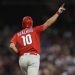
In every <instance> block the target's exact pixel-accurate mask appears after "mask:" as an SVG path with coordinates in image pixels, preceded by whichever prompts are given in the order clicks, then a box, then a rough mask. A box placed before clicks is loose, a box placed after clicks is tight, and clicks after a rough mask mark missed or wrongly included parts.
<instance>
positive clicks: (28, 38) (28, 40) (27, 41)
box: [22, 34, 32, 46]
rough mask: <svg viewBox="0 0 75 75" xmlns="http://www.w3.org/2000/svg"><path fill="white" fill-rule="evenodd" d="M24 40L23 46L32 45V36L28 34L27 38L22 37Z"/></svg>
mask: <svg viewBox="0 0 75 75" xmlns="http://www.w3.org/2000/svg"><path fill="white" fill-rule="evenodd" d="M22 39H23V44H24V46H26V44H28V45H29V44H31V43H32V38H31V35H30V34H27V35H26V36H22Z"/></svg>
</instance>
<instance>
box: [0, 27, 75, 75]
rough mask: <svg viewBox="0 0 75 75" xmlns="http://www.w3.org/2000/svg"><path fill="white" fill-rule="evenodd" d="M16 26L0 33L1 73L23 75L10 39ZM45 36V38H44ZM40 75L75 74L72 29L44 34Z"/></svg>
mask: <svg viewBox="0 0 75 75" xmlns="http://www.w3.org/2000/svg"><path fill="white" fill-rule="evenodd" d="M11 33H12V34H13V33H14V28H10V27H9V26H6V27H4V28H3V29H2V30H1V33H0V75H23V74H22V72H21V70H20V67H19V64H18V56H17V55H16V54H12V52H11V49H10V48H9V41H10V38H11V36H12V34H11ZM43 37H44V38H43ZM41 38H42V41H41V42H43V43H41V44H42V45H41V60H40V70H39V75H75V39H74V38H75V36H74V33H73V32H72V31H71V30H64V32H63V33H62V32H60V33H59V32H58V30H54V31H51V30H50V29H48V30H47V31H46V32H45V34H43V35H42V37H41Z"/></svg>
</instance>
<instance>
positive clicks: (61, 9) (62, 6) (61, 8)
mask: <svg viewBox="0 0 75 75" xmlns="http://www.w3.org/2000/svg"><path fill="white" fill-rule="evenodd" d="M64 5H65V4H64V3H63V4H62V5H61V6H60V8H59V9H58V11H57V13H58V14H61V13H62V12H63V11H65V8H64Z"/></svg>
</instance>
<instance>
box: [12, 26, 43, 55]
mask: <svg viewBox="0 0 75 75" xmlns="http://www.w3.org/2000/svg"><path fill="white" fill-rule="evenodd" d="M42 31H44V26H43V25H40V26H36V27H34V28H25V29H23V30H21V31H20V32H18V33H16V34H15V35H14V36H13V37H12V39H11V42H12V43H14V44H15V45H17V46H18V53H19V55H22V54H23V53H31V52H32V53H38V54H40V33H41V32H42Z"/></svg>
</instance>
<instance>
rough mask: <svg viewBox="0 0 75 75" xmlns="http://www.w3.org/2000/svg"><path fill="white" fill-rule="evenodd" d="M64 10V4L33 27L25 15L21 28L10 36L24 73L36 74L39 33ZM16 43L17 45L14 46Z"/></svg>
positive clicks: (38, 57)
mask: <svg viewBox="0 0 75 75" xmlns="http://www.w3.org/2000/svg"><path fill="white" fill-rule="evenodd" d="M64 10H65V8H64V4H62V5H61V6H60V8H59V9H58V11H57V12H56V13H55V14H54V15H53V16H52V17H51V18H49V19H48V20H47V21H46V22H45V23H44V24H42V25H39V26H36V27H34V28H33V20H32V18H31V17H30V16H25V17H24V18H23V20H22V26H23V29H22V30H21V31H19V32H17V33H15V35H14V36H13V37H12V38H11V43H10V48H12V50H13V51H14V52H15V53H17V54H18V55H19V65H20V68H21V70H22V72H23V73H24V75H26V74H27V75H38V72H39V65H40V33H41V32H43V31H44V30H46V29H47V28H48V27H49V26H51V25H52V24H53V23H54V22H55V21H56V20H57V18H58V17H59V15H60V14H61V13H62V12H63V11H64ZM16 45H17V47H16Z"/></svg>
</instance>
